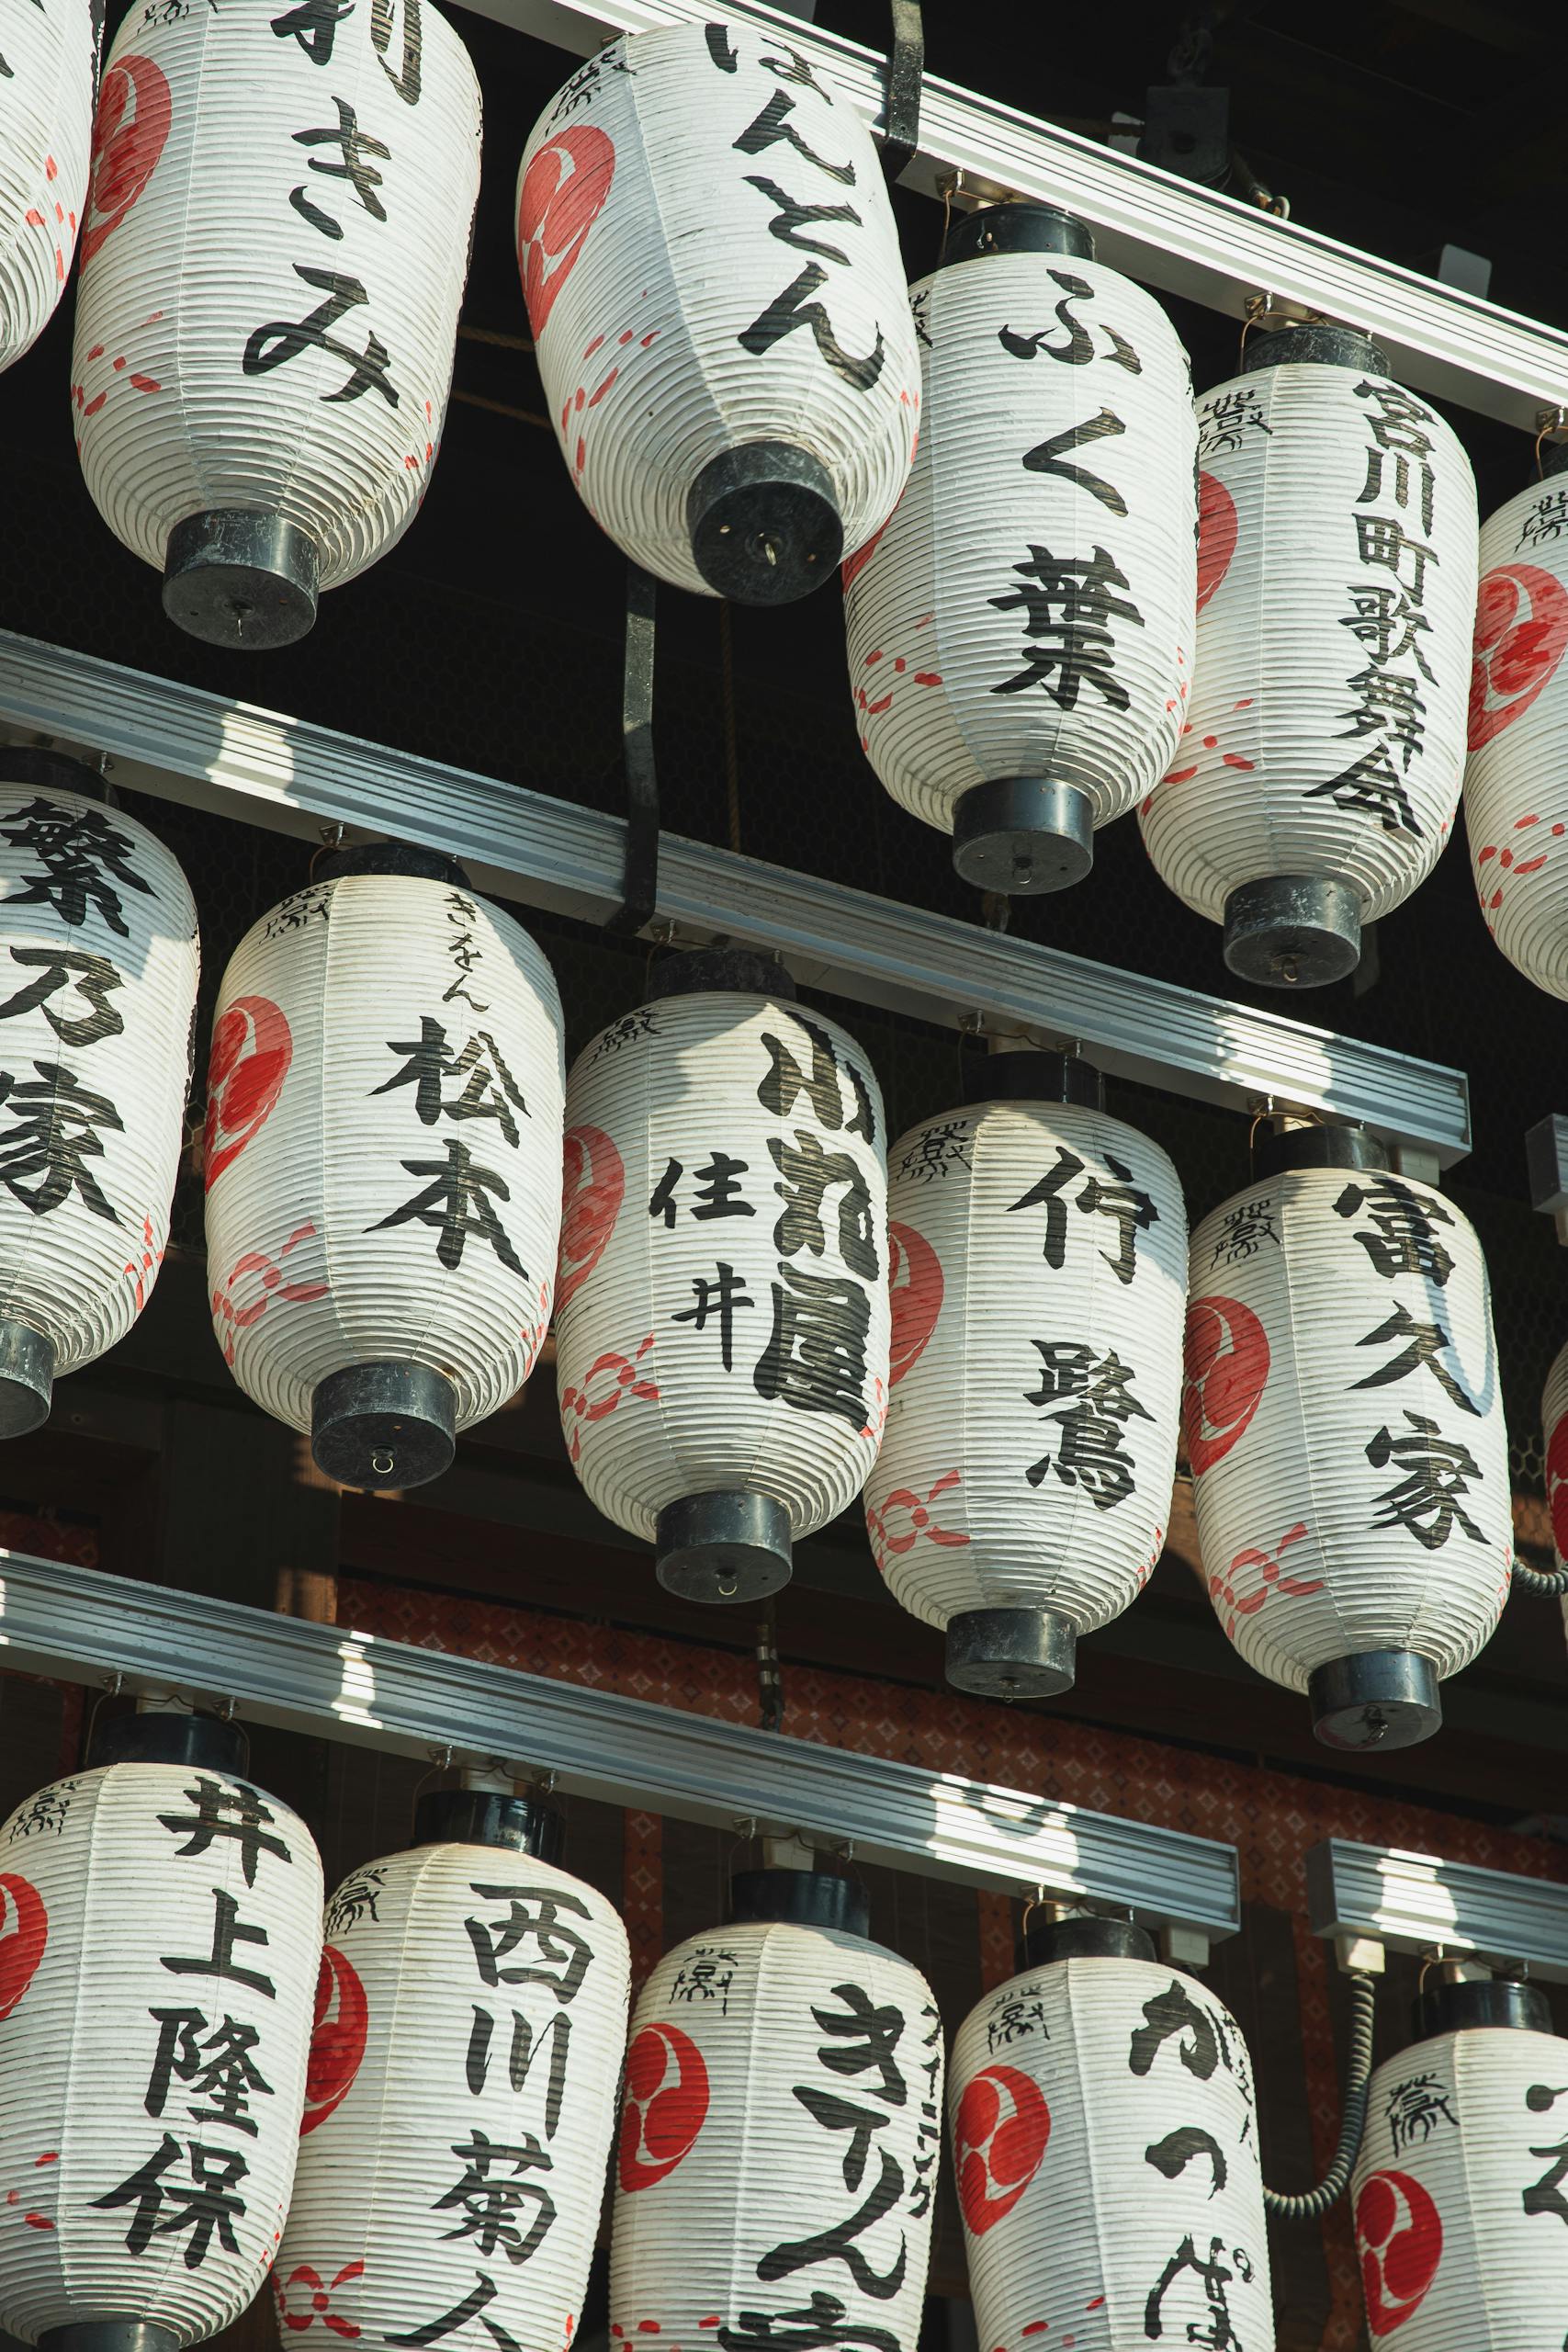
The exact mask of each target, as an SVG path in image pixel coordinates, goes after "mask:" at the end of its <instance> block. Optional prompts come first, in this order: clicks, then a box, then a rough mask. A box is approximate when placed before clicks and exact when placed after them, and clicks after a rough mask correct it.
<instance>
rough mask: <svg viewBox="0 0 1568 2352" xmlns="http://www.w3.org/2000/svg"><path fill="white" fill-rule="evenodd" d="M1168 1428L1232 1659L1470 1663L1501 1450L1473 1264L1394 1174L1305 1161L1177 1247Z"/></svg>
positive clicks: (1483, 1284) (1496, 1572)
mask: <svg viewBox="0 0 1568 2352" xmlns="http://www.w3.org/2000/svg"><path fill="white" fill-rule="evenodd" d="M1189 1286H1190V1304H1189V1306H1188V1310H1187V1388H1186V1394H1185V1397H1184V1400H1183V1416H1184V1423H1185V1429H1186V1436H1187V1452H1188V1457H1189V1460H1190V1463H1191V1465H1192V1471H1193V1479H1194V1490H1195V1498H1196V1502H1197V1510H1198V1538H1199V1543H1200V1544H1201V1550H1202V1557H1203V1566H1204V1570H1205V1572H1206V1574H1207V1576H1208V1579H1209V1590H1210V1594H1211V1596H1212V1598H1213V1603H1214V1608H1215V1611H1216V1613H1217V1615H1218V1617H1219V1619H1220V1623H1222V1624H1223V1625H1224V1628H1225V1631H1226V1633H1227V1634H1229V1635H1230V1638H1231V1640H1232V1641H1233V1642H1234V1643H1235V1646H1236V1648H1237V1649H1238V1650H1239V1651H1240V1652H1241V1655H1242V1657H1244V1658H1246V1660H1247V1664H1248V1665H1249V1666H1252V1667H1255V1668H1257V1670H1258V1673H1260V1674H1266V1675H1267V1676H1268V1677H1269V1680H1270V1681H1273V1682H1282V1683H1284V1684H1285V1685H1286V1686H1287V1687H1288V1688H1290V1689H1292V1690H1295V1691H1304V1690H1305V1688H1306V1685H1307V1679H1308V1677H1309V1675H1310V1674H1311V1672H1312V1670H1313V1669H1314V1668H1315V1667H1319V1666H1323V1665H1325V1664H1326V1663H1327V1662H1328V1661H1329V1660H1330V1659H1331V1658H1337V1657H1348V1656H1349V1655H1351V1654H1353V1653H1356V1652H1359V1651H1362V1650H1384V1649H1402V1650H1415V1651H1416V1652H1418V1653H1419V1654H1420V1655H1421V1656H1422V1657H1427V1658H1430V1659H1431V1661H1432V1663H1433V1665H1434V1666H1435V1667H1436V1668H1437V1671H1438V1674H1439V1676H1442V1675H1449V1674H1452V1673H1454V1672H1456V1671H1457V1669H1458V1668H1460V1667H1461V1666H1465V1665H1468V1663H1469V1661H1470V1660H1471V1659H1472V1657H1475V1655H1476V1653H1477V1651H1478V1650H1480V1649H1481V1648H1482V1647H1483V1645H1484V1643H1485V1642H1486V1641H1487V1639H1488V1638H1489V1636H1490V1634H1491V1633H1492V1630H1493V1628H1494V1626H1495V1624H1496V1623H1497V1618H1498V1615H1499V1612H1500V1611H1501V1610H1502V1606H1503V1603H1504V1601H1505V1600H1506V1598H1507V1593H1508V1579H1509V1574H1510V1570H1511V1566H1512V1562H1513V1520H1512V1513H1511V1509H1510V1504H1509V1495H1508V1437H1507V1430H1506V1426H1505V1424H1504V1419H1503V1399H1502V1396H1501V1393H1500V1391H1499V1388H1498V1382H1497V1350H1496V1342H1495V1339H1494V1337H1493V1331H1492V1302H1491V1292H1490V1287H1489V1285H1488V1283H1487V1279H1486V1267H1485V1262H1484V1261H1483V1257H1482V1254H1481V1245H1480V1243H1479V1242H1478V1241H1477V1239H1476V1238H1475V1233H1474V1230H1473V1228H1472V1227H1471V1225H1470V1224H1469V1223H1468V1221H1467V1220H1466V1218H1465V1217H1464V1216H1463V1215H1462V1214H1461V1211H1460V1210H1459V1209H1458V1208H1456V1207H1455V1205H1454V1204H1453V1203H1452V1202H1451V1201H1448V1200H1445V1199H1444V1198H1443V1196H1442V1194H1441V1193H1437V1192H1434V1191H1433V1190H1432V1188H1431V1187H1430V1186H1429V1185H1426V1184H1421V1183H1417V1182H1416V1181H1415V1180H1414V1179H1413V1178H1411V1177H1408V1176H1392V1175H1379V1174H1372V1173H1365V1172H1362V1173H1356V1172H1354V1171H1352V1170H1347V1169H1337V1168H1310V1169H1308V1168H1303V1169H1295V1170H1291V1171H1290V1172H1289V1173H1288V1174H1286V1175H1283V1176H1279V1177H1276V1178H1274V1179H1272V1180H1271V1181H1269V1182H1265V1183H1262V1184H1258V1185H1255V1186H1253V1187H1252V1188H1251V1189H1250V1190H1248V1191H1247V1192H1245V1193H1236V1194H1235V1196H1234V1197H1233V1198H1232V1199H1231V1200H1229V1201H1226V1202H1225V1203H1224V1204H1223V1205H1222V1206H1221V1207H1220V1208H1217V1209H1216V1210H1215V1211H1214V1212H1213V1215H1212V1216H1208V1217H1206V1218H1205V1219H1204V1220H1203V1222H1202V1224H1201V1226H1199V1227H1198V1229H1197V1231H1196V1232H1195V1233H1194V1234H1193V1236H1192V1261H1191V1272H1190V1285H1189Z"/></svg>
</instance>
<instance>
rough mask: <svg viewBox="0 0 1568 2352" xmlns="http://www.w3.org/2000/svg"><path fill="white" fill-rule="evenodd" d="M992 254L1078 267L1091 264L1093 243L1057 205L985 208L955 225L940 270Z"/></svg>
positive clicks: (967, 214) (1084, 229)
mask: <svg viewBox="0 0 1568 2352" xmlns="http://www.w3.org/2000/svg"><path fill="white" fill-rule="evenodd" d="M989 254H1066V255H1067V256H1068V257H1069V258H1070V259H1071V260H1074V261H1092V260H1093V259H1094V237H1093V234H1092V232H1090V231H1089V228H1088V227H1087V226H1086V225H1085V223H1084V222H1083V221H1082V220H1078V219H1077V217H1076V216H1075V215H1074V214H1073V213H1071V212H1064V211H1063V210H1062V209H1061V207H1060V206H1059V205H1055V204H1030V203H1020V204H987V205H984V206H982V208H981V209H980V210H979V211H977V212H965V213H964V214H963V215H962V216H961V217H960V218H959V219H958V220H954V221H953V225H952V227H951V228H950V229H949V231H948V232H947V243H946V245H945V246H944V248H943V250H942V259H941V261H940V262H939V263H938V265H937V266H938V268H939V269H951V268H953V265H954V264H955V263H957V262H961V261H981V260H984V259H985V258H986V257H987V255H989Z"/></svg>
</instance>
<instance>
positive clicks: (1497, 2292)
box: [1350, 2026, 1568, 2352]
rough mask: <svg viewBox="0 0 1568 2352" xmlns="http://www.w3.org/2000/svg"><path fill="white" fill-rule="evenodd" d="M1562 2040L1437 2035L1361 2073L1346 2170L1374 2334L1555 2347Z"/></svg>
mask: <svg viewBox="0 0 1568 2352" xmlns="http://www.w3.org/2000/svg"><path fill="white" fill-rule="evenodd" d="M1565 2181H1568V2042H1565V2041H1560V2040H1559V2039H1558V2038H1557V2036H1556V2035H1554V2034H1549V2033H1530V2032H1527V2031H1524V2030H1521V2029H1518V2028H1515V2027H1510V2028H1507V2029H1506V2030H1505V2029H1503V2028H1500V2027H1489V2026H1486V2027H1472V2028H1470V2029H1468V2030H1466V2031H1464V2032H1462V2033H1440V2034H1436V2035H1434V2036H1433V2038H1432V2039H1431V2040H1430V2041H1418V2042H1416V2043H1415V2044H1414V2045H1413V2046H1412V2047H1411V2048H1410V2049H1408V2050H1402V2051H1401V2052H1399V2054H1398V2056H1397V2057H1393V2058H1389V2059H1386V2060H1385V2061H1384V2063H1383V2064H1382V2065H1381V2066H1380V2067H1379V2068H1378V2070H1377V2072H1376V2073H1375V2074H1374V2075H1373V2076H1372V2082H1371V2101H1370V2104H1369V2107H1368V2110H1367V2136H1366V2138H1365V2140H1364V2141H1363V2142H1362V2143H1361V2154H1360V2157H1359V2161H1358V2163H1357V2165H1356V2173H1355V2178H1354V2180H1353V2182H1352V2184H1351V2191H1350V2194H1351V2202H1352V2207H1353V2211H1354V2215H1355V2226H1356V2251H1357V2254H1358V2256H1359V2260H1360V2266H1361V2289H1362V2293H1363V2295H1364V2297H1365V2301H1366V2308H1367V2324H1368V2328H1369V2330H1370V2333H1371V2341H1372V2344H1373V2345H1374V2346H1380V2345H1383V2344H1387V2345H1389V2346H1391V2347H1393V2348H1394V2352H1562V2332H1563V2328H1564V2326H1565V2325H1568V2228H1565V2227H1564V2222H1568V2192H1565V2190H1564V2186H1563V2184H1564V2182H1565Z"/></svg>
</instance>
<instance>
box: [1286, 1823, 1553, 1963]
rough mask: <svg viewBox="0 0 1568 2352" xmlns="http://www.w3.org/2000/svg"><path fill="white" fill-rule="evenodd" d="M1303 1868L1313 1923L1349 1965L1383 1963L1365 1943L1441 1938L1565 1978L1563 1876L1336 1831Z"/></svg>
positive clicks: (1434, 1945) (1413, 1943) (1447, 1945)
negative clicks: (1375, 1842) (1364, 1840)
mask: <svg viewBox="0 0 1568 2352" xmlns="http://www.w3.org/2000/svg"><path fill="white" fill-rule="evenodd" d="M1306 1877H1307V1909H1308V1915H1309V1917H1310V1918H1311V1921H1312V1928H1313V1933H1314V1935H1318V1936H1332V1937H1333V1938H1334V1939H1335V1942H1336V1944H1337V1946H1338V1948H1339V1952H1340V1958H1341V1961H1342V1962H1343V1963H1344V1964H1345V1965H1347V1966H1350V1965H1355V1966H1358V1967H1366V1966H1368V1965H1371V1966H1374V1967H1381V1966H1382V1962H1381V1959H1380V1958H1378V1956H1377V1955H1376V1953H1375V1951H1369V1949H1368V1948H1369V1947H1372V1946H1378V1945H1383V1946H1387V1945H1390V1944H1392V1945H1393V1949H1394V1951H1415V1952H1429V1951H1436V1950H1438V1948H1439V1947H1440V1948H1441V1949H1442V1950H1443V1951H1446V1952H1448V1953H1450V1955H1451V1954H1454V1953H1460V1952H1473V1953H1475V1954H1476V1955H1477V1957H1479V1958H1482V1959H1485V1960H1490V1961H1499V1962H1525V1963H1526V1964H1527V1965H1528V1967H1529V1972H1530V1973H1531V1975H1532V1976H1540V1977H1546V1978H1549V1979H1550V1980H1551V1982H1552V1983H1553V1984H1557V1985H1564V1984H1568V1886H1562V1885H1559V1884H1557V1883H1554V1882H1553V1881H1552V1880H1551V1879H1540V1878H1522V1877H1519V1876H1517V1875H1516V1874H1515V1873H1514V1872H1513V1871H1484V1870H1479V1869H1477V1868H1476V1867H1475V1866H1474V1865H1473V1864H1472V1863H1469V1862H1445V1861H1440V1860H1438V1856H1437V1855H1436V1854H1407V1853H1402V1852H1401V1851H1400V1850H1399V1849H1397V1848H1396V1847H1388V1846H1355V1845H1351V1844H1350V1843H1349V1842H1348V1839H1346V1838H1326V1839H1325V1841H1324V1843H1323V1844H1322V1845H1321V1846H1314V1847H1313V1848H1312V1849H1310V1851H1309V1852H1308V1854H1307V1858H1306Z"/></svg>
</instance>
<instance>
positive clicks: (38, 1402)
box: [0, 1320, 54, 1438]
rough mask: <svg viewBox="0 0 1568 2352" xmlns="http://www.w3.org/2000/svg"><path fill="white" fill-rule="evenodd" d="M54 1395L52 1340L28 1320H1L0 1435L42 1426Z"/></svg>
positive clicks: (21, 1434)
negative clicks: (15, 1321) (25, 1321)
mask: <svg viewBox="0 0 1568 2352" xmlns="http://www.w3.org/2000/svg"><path fill="white" fill-rule="evenodd" d="M53 1397H54V1342H53V1340H46V1339H45V1338H44V1336H43V1333H42V1332H41V1331H35V1330H34V1329H33V1328H32V1326H31V1324H29V1323H13V1322H11V1321H9V1320H6V1321H0V1438H7V1437H26V1436H27V1434H28V1430H36V1429H41V1428H42V1426H43V1424H44V1422H45V1421H47V1420H48V1419H49V1408H50V1406H51V1403H52V1401H53Z"/></svg>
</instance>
